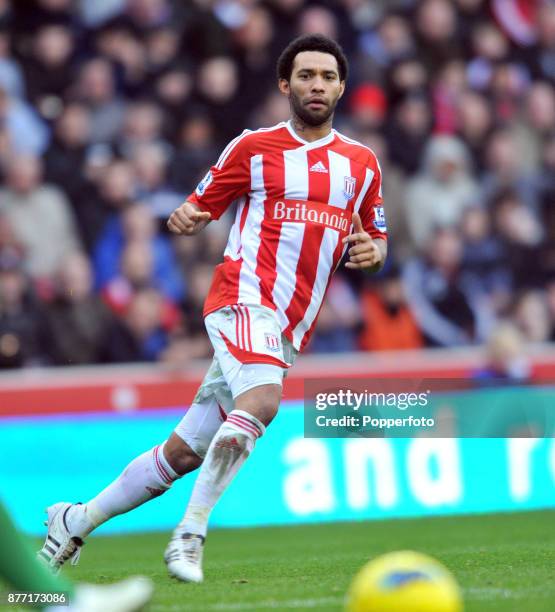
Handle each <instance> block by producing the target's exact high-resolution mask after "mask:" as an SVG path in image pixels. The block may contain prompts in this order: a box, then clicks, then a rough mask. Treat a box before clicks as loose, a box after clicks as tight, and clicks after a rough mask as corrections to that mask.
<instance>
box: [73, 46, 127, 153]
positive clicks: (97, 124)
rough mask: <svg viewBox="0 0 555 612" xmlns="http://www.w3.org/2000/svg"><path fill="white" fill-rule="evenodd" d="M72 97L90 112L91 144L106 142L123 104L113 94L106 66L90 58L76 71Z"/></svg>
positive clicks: (116, 128)
mask: <svg viewBox="0 0 555 612" xmlns="http://www.w3.org/2000/svg"><path fill="white" fill-rule="evenodd" d="M75 97H76V99H77V100H79V101H81V102H82V103H83V104H86V105H87V107H88V108H89V110H90V112H91V142H93V143H94V142H110V141H111V140H112V139H113V138H115V136H116V134H117V133H118V131H119V129H120V126H121V124H122V122H123V118H124V116H125V106H126V105H125V102H124V101H123V100H122V99H121V98H120V97H119V96H118V95H117V92H116V85H115V80H114V75H113V71H112V66H111V65H110V63H109V62H108V61H107V60H105V59H101V58H94V59H91V60H89V61H88V62H87V63H86V64H84V65H83V66H82V68H81V70H80V72H79V76H78V79H77V84H76V87H75Z"/></svg>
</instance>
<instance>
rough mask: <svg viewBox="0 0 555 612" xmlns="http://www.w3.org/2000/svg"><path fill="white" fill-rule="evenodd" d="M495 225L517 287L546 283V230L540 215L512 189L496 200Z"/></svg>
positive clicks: (494, 207) (494, 205) (499, 195)
mask: <svg viewBox="0 0 555 612" xmlns="http://www.w3.org/2000/svg"><path fill="white" fill-rule="evenodd" d="M493 218H494V228H495V232H496V234H497V236H498V238H499V239H500V240H501V241H502V243H503V245H504V250H505V261H506V262H507V264H508V265H509V266H510V269H511V273H512V277H513V279H514V282H515V285H516V286H517V287H540V286H542V284H543V267H542V261H541V257H540V254H541V244H542V239H543V229H542V227H541V225H540V223H539V221H538V218H537V217H536V215H534V214H533V213H532V211H531V210H530V209H529V208H528V207H527V206H526V205H525V204H524V202H523V201H522V200H521V199H520V198H519V197H518V194H516V193H515V192H512V191H506V192H502V193H500V194H498V196H497V197H496V198H495V200H494V202H493Z"/></svg>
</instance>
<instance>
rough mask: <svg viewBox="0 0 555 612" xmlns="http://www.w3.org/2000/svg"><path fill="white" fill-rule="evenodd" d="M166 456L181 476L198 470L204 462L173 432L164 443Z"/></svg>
mask: <svg viewBox="0 0 555 612" xmlns="http://www.w3.org/2000/svg"><path fill="white" fill-rule="evenodd" d="M164 456H165V457H166V459H167V461H168V463H169V464H170V465H171V467H172V469H173V470H174V471H175V472H176V473H177V474H179V475H180V476H183V475H184V474H188V473H189V472H192V471H193V470H196V469H197V468H198V467H200V465H201V464H202V458H201V457H199V456H198V455H197V454H196V453H195V452H194V451H193V450H192V449H191V447H190V446H189V445H188V444H187V443H186V442H184V441H183V440H182V439H181V438H180V437H179V436H177V435H175V434H172V435H171V436H170V438H169V439H168V441H167V442H166V444H165V445H164Z"/></svg>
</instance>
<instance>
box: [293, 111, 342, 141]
mask: <svg viewBox="0 0 555 612" xmlns="http://www.w3.org/2000/svg"><path fill="white" fill-rule="evenodd" d="M331 125H332V117H330V118H329V119H328V120H327V121H326V122H325V123H322V125H316V126H314V125H308V124H306V123H305V122H304V121H302V120H301V119H299V117H297V115H292V116H291V126H292V127H293V129H294V130H295V134H297V136H299V137H300V138H302V139H303V140H306V141H307V142H314V141H315V140H320V138H325V137H326V136H327V135H328V134H329V133H330V132H331Z"/></svg>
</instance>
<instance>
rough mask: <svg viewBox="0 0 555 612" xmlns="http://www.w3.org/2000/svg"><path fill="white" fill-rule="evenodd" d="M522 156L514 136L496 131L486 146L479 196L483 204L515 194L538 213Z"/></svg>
mask: <svg viewBox="0 0 555 612" xmlns="http://www.w3.org/2000/svg"><path fill="white" fill-rule="evenodd" d="M520 157H521V153H520V152H519V150H518V144H517V142H516V140H515V138H514V136H513V134H512V133H511V132H510V131H509V130H507V129H503V128H502V129H498V130H496V131H495V132H494V133H493V134H492V135H491V137H490V138H489V140H488V142H487V148H486V155H485V161H486V171H485V173H484V175H483V177H482V181H481V182H482V184H481V192H482V197H483V199H484V200H485V201H491V200H493V198H494V197H495V196H496V195H497V194H499V193H500V192H504V191H512V192H515V193H516V194H517V195H518V197H519V199H521V200H522V201H523V202H525V204H526V206H527V207H528V208H529V209H530V211H532V212H534V213H535V212H537V210H538V194H537V191H536V186H535V184H534V181H533V179H532V176H531V175H530V174H527V173H526V168H525V165H523V164H522V163H521V161H520Z"/></svg>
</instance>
